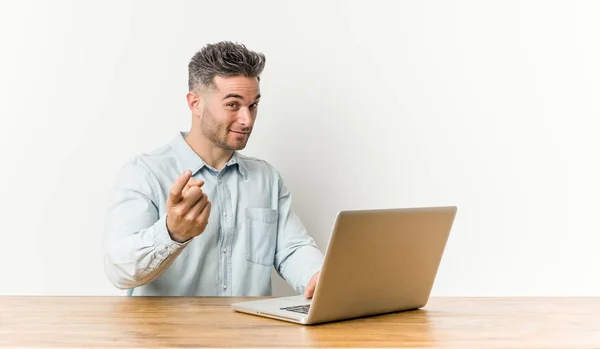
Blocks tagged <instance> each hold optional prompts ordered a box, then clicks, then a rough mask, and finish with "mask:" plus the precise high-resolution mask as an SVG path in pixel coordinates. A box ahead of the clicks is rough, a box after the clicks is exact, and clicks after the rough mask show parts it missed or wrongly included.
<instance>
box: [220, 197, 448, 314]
mask: <svg viewBox="0 0 600 349" xmlns="http://www.w3.org/2000/svg"><path fill="white" fill-rule="evenodd" d="M456 212H457V207H456V206H447V207H418V208H396V209H372V210H354V211H341V212H339V213H338V214H337V217H336V219H335V223H334V225H333V231H332V234H331V236H330V239H329V244H328V246H327V251H326V253H325V260H324V264H323V268H322V269H321V275H320V276H319V282H318V284H317V288H316V290H315V293H314V295H313V297H312V299H306V298H305V297H304V295H298V296H291V297H274V298H266V299H259V300H251V301H244V302H237V303H234V304H232V306H231V307H232V309H233V310H234V311H236V312H241V313H247V314H253V315H257V316H264V317H268V318H272V319H277V320H283V321H289V322H293V323H296V324H303V325H314V324H320V323H325V322H332V321H340V320H348V319H354V318H360V317H367V316H374V315H381V314H387V313H393V312H400V311H408V310H416V309H419V308H422V307H424V306H425V305H426V304H427V302H428V300H429V296H430V293H431V289H432V287H433V283H434V280H435V277H436V274H437V271H438V267H439V264H440V262H441V259H442V254H443V252H444V248H445V246H446V242H447V240H448V236H449V234H450V230H451V228H452V224H453V222H454V217H455V216H456Z"/></svg>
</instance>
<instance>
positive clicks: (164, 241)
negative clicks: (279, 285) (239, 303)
mask: <svg viewBox="0 0 600 349" xmlns="http://www.w3.org/2000/svg"><path fill="white" fill-rule="evenodd" d="M186 135H187V133H184V132H179V133H178V134H177V136H176V137H175V138H174V139H173V140H172V142H170V143H169V144H166V145H163V146H161V147H159V148H157V149H155V150H153V151H151V152H149V153H145V154H141V155H138V156H136V157H134V158H133V159H132V160H131V161H129V162H128V163H127V164H125V166H123V167H122V169H121V170H120V171H119V174H118V176H117V178H116V181H115V183H114V188H113V191H112V195H111V198H110V205H109V207H108V210H107V215H106V225H105V230H104V239H105V240H104V250H105V270H106V275H107V276H108V279H109V280H110V281H111V282H112V283H113V284H114V285H115V286H116V287H118V288H120V289H127V290H129V291H128V293H129V294H131V295H140V296H270V295H271V294H272V292H271V275H272V268H273V267H274V268H275V270H276V271H277V272H278V273H279V275H280V276H281V277H282V278H283V279H285V280H286V281H287V282H288V284H289V285H291V286H292V287H293V288H294V290H295V291H296V292H298V293H299V294H300V293H303V292H304V288H305V286H306V284H307V283H308V281H309V280H310V278H311V277H312V276H313V275H314V274H315V273H316V272H318V271H319V270H320V269H321V266H322V264H323V254H322V253H321V251H320V250H319V249H318V248H317V246H316V243H315V241H314V239H313V238H312V237H311V236H310V235H309V234H308V233H307V232H306V229H305V228H304V226H303V224H302V222H301V221H300V219H299V218H298V216H297V215H296V214H295V213H294V212H293V211H292V209H291V204H292V197H291V195H290V192H289V190H288V189H287V188H286V186H285V184H284V182H283V180H282V178H281V175H280V174H279V172H278V171H277V170H276V169H275V168H274V167H273V166H272V165H270V164H269V163H268V162H266V161H264V160H260V159H256V158H251V157H247V156H244V155H242V154H239V153H238V152H235V153H234V155H233V156H232V158H231V159H230V160H229V162H228V163H227V164H226V165H225V167H224V168H223V169H222V170H221V171H217V170H215V169H214V168H212V167H211V166H209V165H207V164H206V163H204V161H203V160H202V159H201V158H200V157H199V156H198V155H197V154H196V153H195V152H194V151H193V150H192V148H190V146H189V145H188V144H187V143H186V141H185V139H184V137H185V136H186ZM187 169H189V170H191V171H192V176H193V177H194V178H196V179H199V180H200V179H201V180H204V181H205V184H204V186H203V187H202V190H203V191H204V192H205V193H206V194H207V195H208V199H209V200H210V202H211V205H212V207H211V211H210V217H209V221H208V225H207V227H206V229H205V231H204V232H203V233H202V234H200V235H199V236H197V237H195V238H193V239H191V240H189V241H186V242H184V243H178V242H176V241H174V240H172V239H171V237H170V236H169V233H168V231H167V228H166V218H165V217H166V201H167V197H168V195H169V190H170V189H171V186H172V184H173V182H174V181H175V179H176V178H177V177H178V176H179V175H180V174H181V173H182V172H184V171H185V170H187Z"/></svg>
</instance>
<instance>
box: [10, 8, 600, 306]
mask: <svg viewBox="0 0 600 349" xmlns="http://www.w3.org/2000/svg"><path fill="white" fill-rule="evenodd" d="M217 3H218V4H217ZM598 13H600V3H599V2H595V1H588V2H584V1H572V0H564V1H560V2H559V1H538V2H532V1H496V2H490V1H485V2H483V1H435V2H434V1H427V2H422V1H404V2H397V1H389V2H383V1H360V2H359V1H353V2H348V1H328V2H325V1H323V2H321V1H312V2H307V1H301V2H300V1H299V2H295V3H291V2H275V1H251V2H246V1H226V2H216V1H214V2H208V1H203V2H200V1H177V2H176V1H173V2H166V1H161V2H158V1H155V2H147V1H135V2H134V1H86V2H83V1H75V0H73V1H37V2H32V1H17V0H14V1H6V0H3V1H1V2H0V45H1V46H0V48H1V51H0V52H1V54H0V142H1V143H0V145H1V147H0V161H1V163H2V170H1V171H0V194H1V197H2V200H1V201H0V215H1V228H0V294H75V295H88V294H91V295H112V294H114V295H117V294H123V293H122V292H121V291H119V290H117V289H115V288H113V287H112V286H111V285H110V284H109V283H108V281H107V280H106V277H105V276H104V271H103V264H102V249H101V238H102V230H101V227H102V218H103V210H104V208H105V204H106V195H107V191H108V188H109V187H110V185H111V184H112V181H113V179H114V176H115V173H116V171H117V170H118V168H119V167H120V166H121V165H122V164H123V162H124V161H126V160H127V159H128V158H130V157H131V156H132V155H133V154H136V153H138V152H141V151H145V150H148V149H152V148H154V147H156V146H157V145H160V144H163V143H164V142H167V141H168V140H170V139H171V137H172V136H173V134H174V133H175V132H177V131H178V130H186V129H187V128H188V126H189V112H188V110H187V107H186V103H185V93H186V92H187V91H186V86H187V85H186V84H187V70H186V69H187V63H188V60H189V58H190V57H191V56H192V55H193V53H194V52H196V50H197V49H199V48H200V47H201V46H202V45H204V44H205V43H208V42H214V41H218V40H223V39H227V40H234V41H240V42H244V43H245V44H247V45H248V46H249V47H250V48H252V49H256V50H259V51H262V52H264V53H265V54H266V55H267V67H266V70H265V73H264V76H263V80H262V81H263V83H262V94H263V96H264V99H263V101H262V103H261V110H260V112H259V119H258V124H257V126H256V128H255V132H254V134H253V136H252V137H251V141H250V145H249V147H248V148H247V149H246V151H245V152H246V153H247V154H250V155H253V156H259V157H262V158H265V159H267V160H269V161H271V162H272V163H273V164H275V165H276V166H277V167H278V168H279V169H280V170H281V172H282V173H283V175H284V177H285V179H286V180H287V183H288V185H289V187H290V188H291V190H292V192H293V194H294V197H295V208H296V209H297V212H298V213H299V214H300V216H301V217H302V218H303V219H304V222H305V224H306V226H307V227H308V228H309V229H310V231H311V232H312V233H313V234H314V235H315V237H316V239H317V241H318V243H319V244H320V246H321V247H322V249H323V250H324V248H325V246H326V243H327V239H328V238H329V233H330V228H331V224H332V223H333V219H334V215H335V213H336V212H337V211H338V210H340V209H355V208H381V207H392V206H393V207H410V206H432V205H458V206H459V214H458V216H457V219H456V223H455V225H454V229H453V232H452V235H451V239H450V241H449V243H448V246H447V250H446V254H445V256H444V258H443V262H442V266H441V267H440V270H439V274H438V279H437V281H436V284H435V286H434V290H433V294H434V295H438V296H440V295H450V296H452V295H458V296H470V295H476V296H489V295H496V296H516V295H541V296H544V295H560V296H576V295H595V296H600V254H599V253H598V251H599V248H600V246H599V245H600V238H599V233H600V224H599V223H598V217H599V215H598V211H599V209H600V204H599V201H598V197H599V196H600V185H599V184H598V183H599V178H600V171H599V167H600V166H599V165H598V159H599V157H598V149H600V140H599V138H598V137H597V133H598V130H599V127H598V126H599V122H598V120H599V119H600V104H599V100H600V68H599V64H598V62H600V45H599V41H598V33H600V22H599V21H598V20H597V18H598ZM276 290H277V294H288V293H289V292H290V289H289V288H288V287H287V286H286V285H284V284H283V283H282V282H281V281H280V280H278V281H276Z"/></svg>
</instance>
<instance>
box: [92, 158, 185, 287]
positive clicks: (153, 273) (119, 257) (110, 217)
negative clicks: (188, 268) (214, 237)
mask: <svg viewBox="0 0 600 349" xmlns="http://www.w3.org/2000/svg"><path fill="white" fill-rule="evenodd" d="M158 190H159V188H158V184H157V182H156V180H155V179H154V177H153V176H152V175H151V174H150V172H149V171H148V170H147V169H146V168H145V167H144V165H143V164H139V163H135V162H132V163H129V164H127V165H125V166H124V167H123V168H122V169H121V171H120V172H119V174H118V176H117V180H116V182H115V185H114V189H113V192H112V195H111V198H110V204H109V207H108V210H107V212H106V218H105V219H106V220H105V228H104V260H105V271H106V275H107V277H108V279H109V280H110V281H111V283H113V284H114V285H115V286H116V287H118V288H120V289H130V288H134V287H138V286H141V285H144V284H147V283H149V282H150V281H152V280H153V279H155V278H156V277H158V276H159V275H160V274H161V273H162V272H163V271H164V270H166V268H167V267H168V266H169V265H170V264H171V263H172V262H173V260H175V258H176V257H177V255H179V253H180V252H181V251H182V249H183V247H184V246H185V245H186V244H187V242H186V243H178V242H176V241H174V240H172V239H171V237H170V235H169V232H168V230H167V225H166V215H163V216H162V217H159V215H158V207H157V203H156V202H155V200H156V197H157V195H156V193H157V192H158Z"/></svg>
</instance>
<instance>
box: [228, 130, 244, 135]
mask: <svg viewBox="0 0 600 349" xmlns="http://www.w3.org/2000/svg"><path fill="white" fill-rule="evenodd" d="M229 131H230V132H233V133H237V134H240V135H247V134H248V131H237V130H229Z"/></svg>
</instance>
